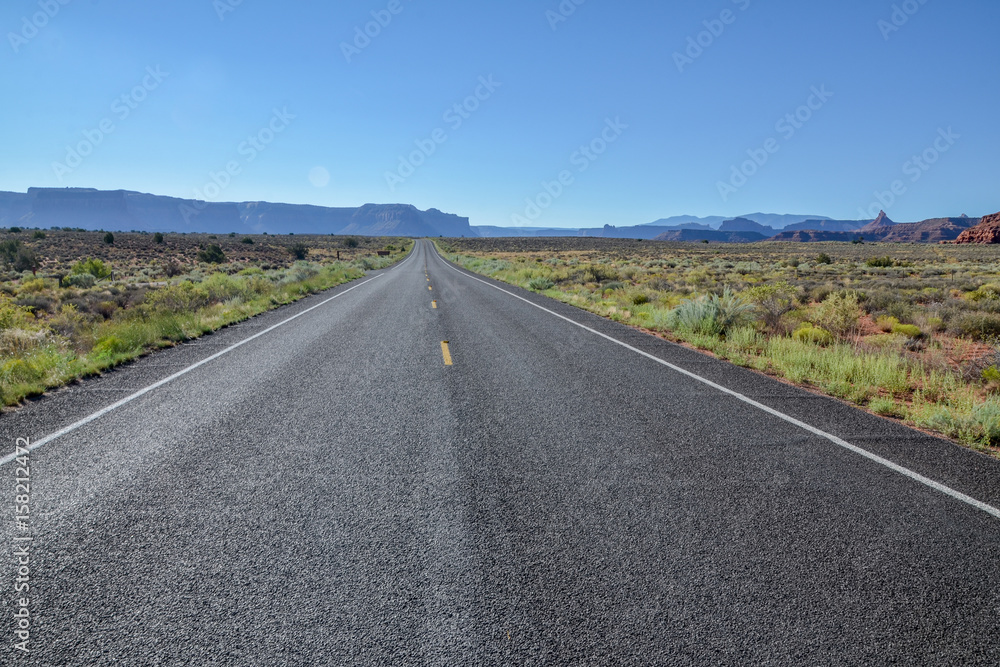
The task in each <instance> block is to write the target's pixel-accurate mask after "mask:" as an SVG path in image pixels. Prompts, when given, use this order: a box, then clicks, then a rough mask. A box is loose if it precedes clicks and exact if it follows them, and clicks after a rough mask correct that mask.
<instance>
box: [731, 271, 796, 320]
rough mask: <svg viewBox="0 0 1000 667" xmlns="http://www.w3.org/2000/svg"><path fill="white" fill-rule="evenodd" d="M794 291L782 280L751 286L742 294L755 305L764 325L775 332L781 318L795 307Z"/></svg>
mask: <svg viewBox="0 0 1000 667" xmlns="http://www.w3.org/2000/svg"><path fill="white" fill-rule="evenodd" d="M795 293H796V290H795V288H794V287H792V286H791V285H790V284H788V283H787V282H785V281H782V282H778V283H772V284H770V285H758V286H755V287H751V288H750V289H748V290H747V291H746V292H744V296H745V297H746V298H747V299H748V300H749V301H750V302H751V303H753V304H754V305H755V306H756V307H757V311H758V312H759V313H760V316H761V318H762V319H763V321H764V326H766V327H767V328H768V330H769V331H772V332H775V331H777V330H778V329H779V327H780V326H781V318H782V317H783V316H784V315H785V314H786V313H789V312H791V311H792V310H794V309H795Z"/></svg>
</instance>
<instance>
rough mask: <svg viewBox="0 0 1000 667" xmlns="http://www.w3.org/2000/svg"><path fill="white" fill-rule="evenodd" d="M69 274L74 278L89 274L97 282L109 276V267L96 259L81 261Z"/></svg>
mask: <svg viewBox="0 0 1000 667" xmlns="http://www.w3.org/2000/svg"><path fill="white" fill-rule="evenodd" d="M70 273H71V274H72V275H74V276H79V275H83V274H90V275H92V276H93V277H94V278H96V279H97V280H104V279H105V278H109V277H110V276H111V267H110V266H108V265H107V264H105V263H104V262H102V261H101V260H99V259H96V258H90V259H82V260H80V261H79V262H77V263H76V264H74V265H73V268H72V269H70Z"/></svg>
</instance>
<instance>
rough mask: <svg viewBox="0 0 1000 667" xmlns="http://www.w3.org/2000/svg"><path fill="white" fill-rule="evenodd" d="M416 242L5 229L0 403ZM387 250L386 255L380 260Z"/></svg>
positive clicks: (375, 264) (212, 326)
mask: <svg viewBox="0 0 1000 667" xmlns="http://www.w3.org/2000/svg"><path fill="white" fill-rule="evenodd" d="M112 237H113V238H112ZM247 241H249V242H247ZM411 245H412V241H409V240H405V239H396V238H392V239H385V238H354V237H347V238H344V237H332V236H291V235H289V236H282V237H276V236H267V235H254V236H242V237H236V235H235V234H233V235H194V234H191V235H183V234H144V233H123V232H118V233H115V234H113V235H111V234H110V233H105V232H86V231H82V230H46V231H41V230H33V231H32V230H21V229H17V228H14V229H10V230H0V402H2V404H3V405H7V406H9V405H16V404H17V403H19V402H20V401H22V400H23V399H24V398H26V397H30V396H34V395H37V394H40V393H42V392H44V391H46V390H47V389H51V388H54V387H58V386H61V385H64V384H66V383H69V382H72V381H74V380H76V379H78V378H81V377H86V376H88V375H93V374H96V373H99V372H101V371H102V370H104V369H107V368H110V367H112V366H115V365H117V364H120V363H122V362H125V361H128V360H131V359H134V358H136V357H138V356H141V355H143V354H146V353H148V352H149V351H151V350H155V349H157V348H161V347H165V346H170V345H174V344H177V343H179V342H182V341H185V340H188V339H191V338H195V337H198V336H201V335H203V334H205V333H208V332H210V331H214V330H216V329H218V328H220V327H223V326H227V325H229V324H233V323H236V322H239V321H242V320H245V319H247V318H248V317H252V316H253V315H256V314H259V313H261V312H264V311H266V310H269V309H271V308H274V307H277V306H279V305H282V304H286V303H290V302H292V301H295V300H297V299H300V298H302V297H303V296H306V295H308V294H312V293H315V292H318V291H321V290H324V289H329V288H331V287H334V286H336V285H338V284H341V283H343V282H346V281H349V280H353V279H355V278H359V277H361V276H362V275H364V272H365V271H367V270H373V269H378V268H382V267H384V266H387V265H389V264H391V263H393V262H395V261H397V260H398V259H399V258H400V257H401V256H402V255H403V253H405V252H406V251H407V250H408V249H409V247H410V246H411ZM387 248H392V251H390V254H389V255H388V256H381V257H380V256H377V255H376V251H381V250H384V249H387Z"/></svg>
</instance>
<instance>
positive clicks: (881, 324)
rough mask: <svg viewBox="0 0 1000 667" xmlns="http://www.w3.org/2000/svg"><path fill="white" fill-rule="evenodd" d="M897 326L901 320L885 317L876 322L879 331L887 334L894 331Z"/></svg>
mask: <svg viewBox="0 0 1000 667" xmlns="http://www.w3.org/2000/svg"><path fill="white" fill-rule="evenodd" d="M897 324H899V320H897V319H896V318H895V317H890V316H888V315H883V316H882V317H879V318H877V319H876V320H875V326H877V327H878V328H879V331H883V332H885V333H889V332H890V331H892V328H893V327H894V326H896V325H897Z"/></svg>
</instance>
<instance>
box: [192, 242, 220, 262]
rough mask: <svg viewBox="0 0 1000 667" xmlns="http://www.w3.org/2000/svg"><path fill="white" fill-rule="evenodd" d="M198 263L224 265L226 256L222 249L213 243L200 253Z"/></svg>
mask: <svg viewBox="0 0 1000 667" xmlns="http://www.w3.org/2000/svg"><path fill="white" fill-rule="evenodd" d="M198 261H199V262H206V263H207V264H224V263H225V262H226V254H225V253H224V252H222V248H220V247H219V246H217V245H215V244H214V243H212V244H209V246H208V247H207V248H204V249H202V250H199V251H198Z"/></svg>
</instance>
